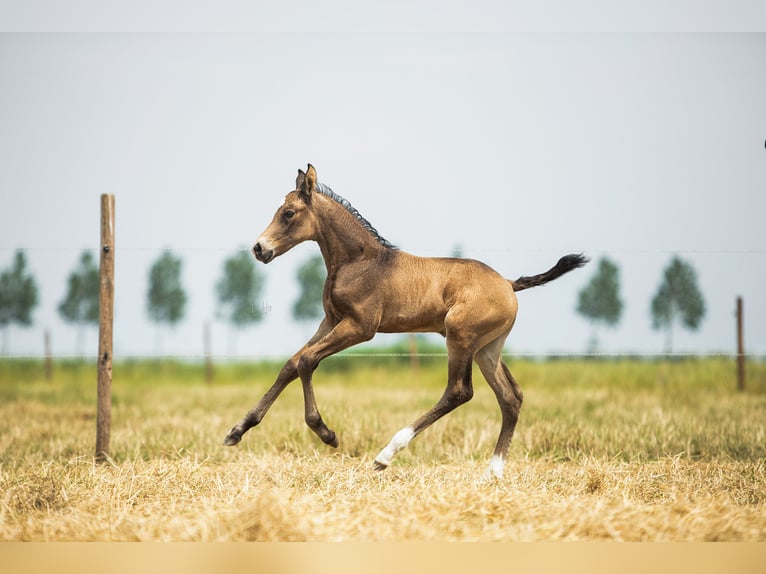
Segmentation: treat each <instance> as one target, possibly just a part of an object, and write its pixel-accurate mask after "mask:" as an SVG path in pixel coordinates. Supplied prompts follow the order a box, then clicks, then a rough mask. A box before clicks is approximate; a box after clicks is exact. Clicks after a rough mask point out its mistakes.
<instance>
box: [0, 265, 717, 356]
mask: <svg viewBox="0 0 766 574" xmlns="http://www.w3.org/2000/svg"><path fill="white" fill-rule="evenodd" d="M181 271H182V261H181V259H180V258H179V257H177V256H175V255H173V254H172V253H171V252H170V251H164V252H163V253H162V254H161V255H160V256H159V257H158V259H156V260H155V261H154V262H153V263H152V265H151V267H150V269H149V276H148V283H149V284H148V288H147V296H146V311H147V316H148V318H149V319H150V320H151V321H153V322H154V323H156V324H158V325H161V324H165V325H168V326H171V327H172V326H174V325H176V324H177V323H179V322H180V321H181V320H182V319H183V318H184V315H185V311H186V302H187V297H186V292H185V290H184V288H183V285H182V282H181ZM325 277H326V270H325V266H324V262H323V261H322V258H321V256H319V255H315V256H313V257H310V258H309V259H308V260H306V261H305V262H304V263H303V264H302V265H301V266H300V267H299V269H298V272H297V280H298V284H299V286H300V293H299V295H298V298H297V299H296V301H295V303H294V305H293V309H292V314H293V317H294V318H295V319H296V320H300V321H304V320H311V319H315V318H318V317H321V316H322V289H323V285H324V281H325ZM264 285H265V277H264V276H263V274H262V273H261V272H260V271H259V270H258V268H257V267H256V266H255V264H254V262H253V259H252V257H251V256H250V254H249V253H248V252H247V251H246V250H239V251H237V252H236V253H235V254H233V255H232V256H231V257H229V258H227V259H226V260H225V261H224V263H223V269H222V272H221V276H220V278H219V280H218V281H217V282H216V284H215V294H216V298H217V316H218V318H220V319H222V320H224V321H226V322H228V323H229V324H230V325H231V326H232V328H234V329H242V328H245V327H247V326H249V325H253V324H255V323H257V322H258V321H260V320H261V319H263V315H264V311H263V309H262V306H261V305H260V304H259V303H258V302H259V301H260V300H261V293H262V291H263V288H264ZM98 293H99V275H98V268H97V266H96V262H95V259H94V257H93V255H92V254H91V252H89V251H83V252H82V254H81V255H80V259H79V261H78V263H77V265H76V266H75V268H74V269H73V270H72V272H71V273H70V275H69V277H68V281H67V288H66V292H65V293H64V295H63V298H62V300H61V301H60V303H59V305H58V312H59V314H60V316H61V318H62V319H64V321H66V322H68V323H71V324H74V325H76V326H77V327H78V335H77V341H78V343H77V345H78V352H79V353H82V351H83V349H82V348H81V347H82V342H83V333H84V329H85V328H86V327H87V326H88V325H97V324H98ZM38 302H39V295H38V289H37V284H36V282H35V279H34V277H33V276H32V274H31V273H30V272H29V270H28V269H27V261H26V256H25V254H24V252H23V251H17V252H16V254H15V257H14V260H13V263H12V264H11V266H10V268H8V269H6V270H4V271H3V272H2V273H0V330H2V336H3V344H2V350H3V353H7V348H8V335H7V332H8V327H9V326H10V325H11V324H12V323H17V324H19V325H30V324H31V323H32V311H33V310H34V308H35V307H36V305H37V304H38ZM623 308H624V304H623V301H622V297H621V294H620V273H619V268H618V267H617V265H616V264H615V263H613V262H612V261H610V260H609V259H608V258H602V259H601V260H600V261H599V263H598V265H597V268H596V271H595V273H594V274H593V276H592V277H591V279H590V281H589V282H588V283H587V284H586V285H585V287H583V289H582V290H581V291H580V292H579V294H578V298H577V306H576V310H577V312H578V313H579V314H580V315H582V316H583V317H584V318H586V319H587V320H588V321H589V322H590V323H591V326H592V331H591V338H590V341H589V344H588V348H589V351H591V352H596V351H597V349H598V345H599V340H598V336H599V329H600V328H601V327H603V326H606V327H615V326H616V325H617V324H618V323H619V322H620V319H621V317H622V311H623ZM704 316H705V301H704V298H703V296H702V293H701V292H700V289H699V286H698V285H697V275H696V272H695V270H694V268H693V267H692V266H691V265H690V264H689V263H688V262H685V261H683V260H682V259H680V258H679V257H673V258H672V259H671V261H670V263H669V265H668V266H667V267H666V268H665V269H664V271H663V275H662V279H661V281H660V285H659V287H658V289H657V292H656V294H655V295H654V297H653V298H652V301H651V319H652V327H653V328H655V329H662V330H665V332H666V348H667V350H668V351H671V350H672V341H673V329H674V326H675V325H676V324H677V323H680V324H681V325H682V326H684V327H686V328H688V329H691V330H696V329H697V328H698V327H699V325H700V324H701V322H702V319H703V318H704Z"/></svg>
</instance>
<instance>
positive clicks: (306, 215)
mask: <svg viewBox="0 0 766 574" xmlns="http://www.w3.org/2000/svg"><path fill="white" fill-rule="evenodd" d="M308 240H312V241H316V242H317V243H318V244H319V249H320V250H321V252H322V257H323V258H324V262H325V265H326V266H327V281H326V283H325V285H324V292H323V298H322V299H323V305H324V311H325V317H324V319H323V320H322V322H321V324H320V325H319V329H318V330H317V332H316V334H315V335H314V336H313V337H311V339H310V340H309V341H308V343H306V344H305V345H304V346H303V348H302V349H301V350H300V351H298V352H297V353H295V355H293V356H292V357H291V358H290V360H288V361H287V363H286V364H285V366H284V367H283V368H282V370H281V371H280V373H279V375H278V376H277V380H276V382H275V383H274V384H273V385H272V386H271V388H270V389H269V390H268V391H267V392H266V394H265V395H264V396H263V398H262V399H261V400H260V402H259V403H258V404H257V405H256V406H255V407H254V408H253V409H252V410H250V411H249V412H248V413H247V414H246V415H245V417H244V418H243V419H242V421H241V422H240V423H239V424H237V425H236V426H235V427H234V428H232V429H231V431H229V434H228V435H227V436H226V438H225V440H224V444H226V445H228V446H233V445H236V444H237V443H239V442H240V440H242V435H243V434H244V433H245V432H247V430H248V429H250V428H252V427H254V426H255V425H257V424H258V423H260V422H261V420H262V419H263V417H264V415H265V414H266V412H267V411H268V410H269V408H270V407H271V405H272V404H273V403H274V401H275V400H276V398H277V397H278V396H279V394H280V393H281V392H282V391H283V390H284V388H285V387H286V386H287V385H288V384H289V383H290V382H292V381H293V380H295V379H296V378H298V377H300V379H301V383H302V384H303V395H304V401H305V418H306V423H307V424H308V426H309V427H310V428H311V430H313V431H314V432H315V433H316V434H317V435H318V436H319V438H321V439H322V440H323V441H324V442H325V443H327V444H328V445H330V446H333V447H337V446H338V438H337V436H336V435H335V433H334V432H333V431H332V430H330V429H329V428H328V427H327V425H326V424H325V423H324V421H323V420H322V417H321V415H320V414H319V410H318V409H317V405H316V399H315V398H314V388H313V386H312V383H311V378H312V374H313V372H314V369H316V368H317V365H319V362H320V361H322V360H323V359H324V358H326V357H329V356H330V355H332V354H334V353H337V352H339V351H342V350H343V349H346V348H348V347H351V346H352V345H356V344H357V343H361V342H362V341H367V340H369V339H372V337H373V336H374V335H375V333H378V332H381V333H406V332H436V333H441V334H442V335H443V336H445V337H446V339H447V351H448V357H449V358H448V376H447V388H446V390H445V391H444V394H443V395H442V397H441V398H440V399H439V401H438V402H437V403H436V405H434V407H433V408H432V409H431V410H429V411H428V412H427V413H425V414H424V415H423V416H421V417H420V418H418V419H417V420H416V421H414V422H413V423H412V424H411V425H410V426H408V427H405V428H403V429H402V430H400V431H399V432H397V433H396V434H395V435H394V437H393V438H392V439H391V442H389V444H388V445H387V446H386V447H385V448H384V449H383V450H382V451H380V453H379V454H378V456H377V457H376V458H375V468H376V469H378V470H382V469H384V468H386V467H387V466H388V465H389V464H391V461H392V459H393V457H394V455H395V454H396V453H397V451H399V450H401V449H402V448H404V447H406V446H407V444H409V442H410V441H411V440H412V438H413V437H415V436H417V435H418V434H420V433H421V432H422V431H423V430H425V429H426V428H428V427H429V426H430V425H431V424H433V423H434V422H435V421H436V420H438V419H439V418H440V417H442V416H444V415H446V414H447V413H449V412H450V411H452V410H454V409H455V408H456V407H458V406H460V405H462V404H463V403H465V402H467V401H469V400H470V399H471V397H472V396H473V387H472V382H471V371H472V363H473V361H476V362H477V364H478V365H479V368H480V369H481V372H482V374H483V375H484V377H485V378H486V379H487V382H488V383H489V386H490V387H491V388H492V390H493V391H494V393H495V395H496V396H497V402H498V404H499V405H500V411H501V413H502V427H501V429H500V436H499V438H498V440H497V445H496V447H495V451H494V455H493V456H492V459H491V462H490V465H489V468H488V474H489V475H490V476H493V475H494V476H496V477H498V478H500V477H502V474H503V467H504V462H505V456H506V453H507V451H508V447H509V445H510V442H511V437H512V436H513V431H514V428H515V427H516V421H517V420H518V417H519V410H520V409H521V402H522V398H523V395H522V392H521V388H519V385H518V383H517V382H516V380H515V379H514V378H513V375H511V372H510V371H509V370H508V368H507V367H506V366H505V364H504V363H503V361H502V357H501V354H502V351H503V344H504V343H505V339H506V337H507V336H508V333H509V332H510V331H511V327H513V323H514V321H515V319H516V311H517V308H518V305H517V301H516V292H517V291H521V290H523V289H527V288H529V287H536V286H538V285H544V284H545V283H548V282H549V281H553V280H554V279H556V278H558V277H560V276H561V275H563V274H564V273H566V272H568V271H571V270H572V269H575V268H577V267H581V266H583V265H584V264H585V263H586V262H587V261H588V260H587V259H586V258H585V257H583V256H582V255H566V256H564V257H562V258H561V259H560V260H559V261H558V263H556V265H555V266H554V267H553V268H551V269H550V270H549V271H546V272H545V273H542V274H540V275H533V276H530V277H520V278H519V279H516V280H515V281H510V280H507V279H504V278H503V277H502V276H500V275H499V274H498V273H496V272H495V271H494V270H492V269H491V268H489V267H488V266H487V265H484V264H483V263H480V262H479V261H473V260H470V259H447V258H444V259H442V258H424V257H416V256H415V255H410V254H409V253H405V252H403V251H400V250H398V249H397V248H395V247H394V246H393V245H391V244H390V243H389V242H388V241H386V240H385V239H383V238H382V237H381V236H380V235H379V234H378V232H377V231H376V230H375V229H374V228H373V227H372V226H371V225H370V224H369V222H368V221H367V220H366V219H364V218H363V217H362V216H361V215H360V214H359V212H357V211H356V210H355V209H354V208H353V207H352V206H351V204H350V203H349V202H348V201H346V200H345V199H343V198H342V197H340V196H339V195H337V194H335V193H334V192H333V191H332V190H331V189H330V188H329V187H326V186H325V185H322V184H321V183H319V182H317V175H316V170H315V169H314V167H313V166H312V165H310V164H309V166H308V169H307V171H306V173H304V172H303V171H301V170H299V171H298V178H297V180H296V182H295V190H294V191H291V192H290V193H288V194H287V196H286V197H285V199H284V201H283V203H282V205H281V206H280V207H279V208H278V209H277V212H276V213H275V214H274V218H273V220H272V222H271V224H270V225H269V226H268V227H267V228H266V230H265V231H264V232H263V233H262V234H261V236H260V237H259V238H258V240H257V241H256V243H255V246H254V247H253V251H254V253H255V257H256V259H258V260H259V261H262V262H263V263H269V262H270V261H272V260H273V259H274V258H276V257H279V256H280V255H282V254H283V253H285V252H286V251H288V250H289V249H291V248H292V247H294V246H295V245H297V244H299V243H301V242H303V241H308Z"/></svg>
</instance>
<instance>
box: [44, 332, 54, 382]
mask: <svg viewBox="0 0 766 574" xmlns="http://www.w3.org/2000/svg"><path fill="white" fill-rule="evenodd" d="M44 342H45V380H46V381H48V382H49V383H50V382H51V381H52V380H53V353H52V351H51V332H50V330H48V329H45V334H44Z"/></svg>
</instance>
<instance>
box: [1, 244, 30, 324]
mask: <svg viewBox="0 0 766 574" xmlns="http://www.w3.org/2000/svg"><path fill="white" fill-rule="evenodd" d="M37 303H38V296H37V284H36V283H35V279H34V277H33V276H32V274H31V273H29V272H28V271H27V258H26V256H25V255H24V252H23V251H21V250H19V251H17V252H16V255H15V257H14V259H13V265H12V266H11V268H10V269H7V270H5V271H3V272H2V273H0V327H5V326H7V325H9V324H10V323H18V324H19V325H31V324H32V311H33V310H34V308H35V306H36V305H37Z"/></svg>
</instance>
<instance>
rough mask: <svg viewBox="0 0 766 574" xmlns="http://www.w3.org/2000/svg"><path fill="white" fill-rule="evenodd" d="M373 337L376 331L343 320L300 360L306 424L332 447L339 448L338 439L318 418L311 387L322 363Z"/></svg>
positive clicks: (310, 346) (310, 347)
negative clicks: (331, 356)
mask: <svg viewBox="0 0 766 574" xmlns="http://www.w3.org/2000/svg"><path fill="white" fill-rule="evenodd" d="M374 335H375V330H374V329H364V328H362V327H361V326H360V325H358V324H357V323H356V322H355V321H352V320H350V319H344V320H342V321H341V322H340V323H338V324H337V325H336V326H335V327H334V328H333V329H332V331H330V332H329V333H327V335H325V336H324V337H322V338H321V339H319V340H318V341H316V342H315V343H314V344H312V345H309V346H307V348H306V349H305V350H304V352H303V354H302V355H301V357H300V359H299V360H298V375H299V376H300V378H301V383H302V384H303V400H304V407H305V419H306V424H307V425H308V426H309V428H310V429H311V430H312V431H314V432H315V433H316V434H317V436H318V437H319V438H321V439H322V441H323V442H324V443H326V444H328V445H330V446H332V447H337V446H338V437H337V436H336V434H335V432H334V431H332V430H330V429H329V428H328V427H327V425H326V424H325V422H324V421H323V420H322V415H320V414H319V409H318V408H317V404H316V398H315V397H314V385H313V384H312V377H313V374H314V370H315V369H316V368H317V366H318V365H319V362H320V361H322V360H323V359H325V358H327V357H329V356H330V355H334V354H335V353H338V352H339V351H342V350H343V349H348V348H349V347H351V346H353V345H356V344H357V343H361V342H362V341H369V340H370V339H372V337H373V336H374Z"/></svg>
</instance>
